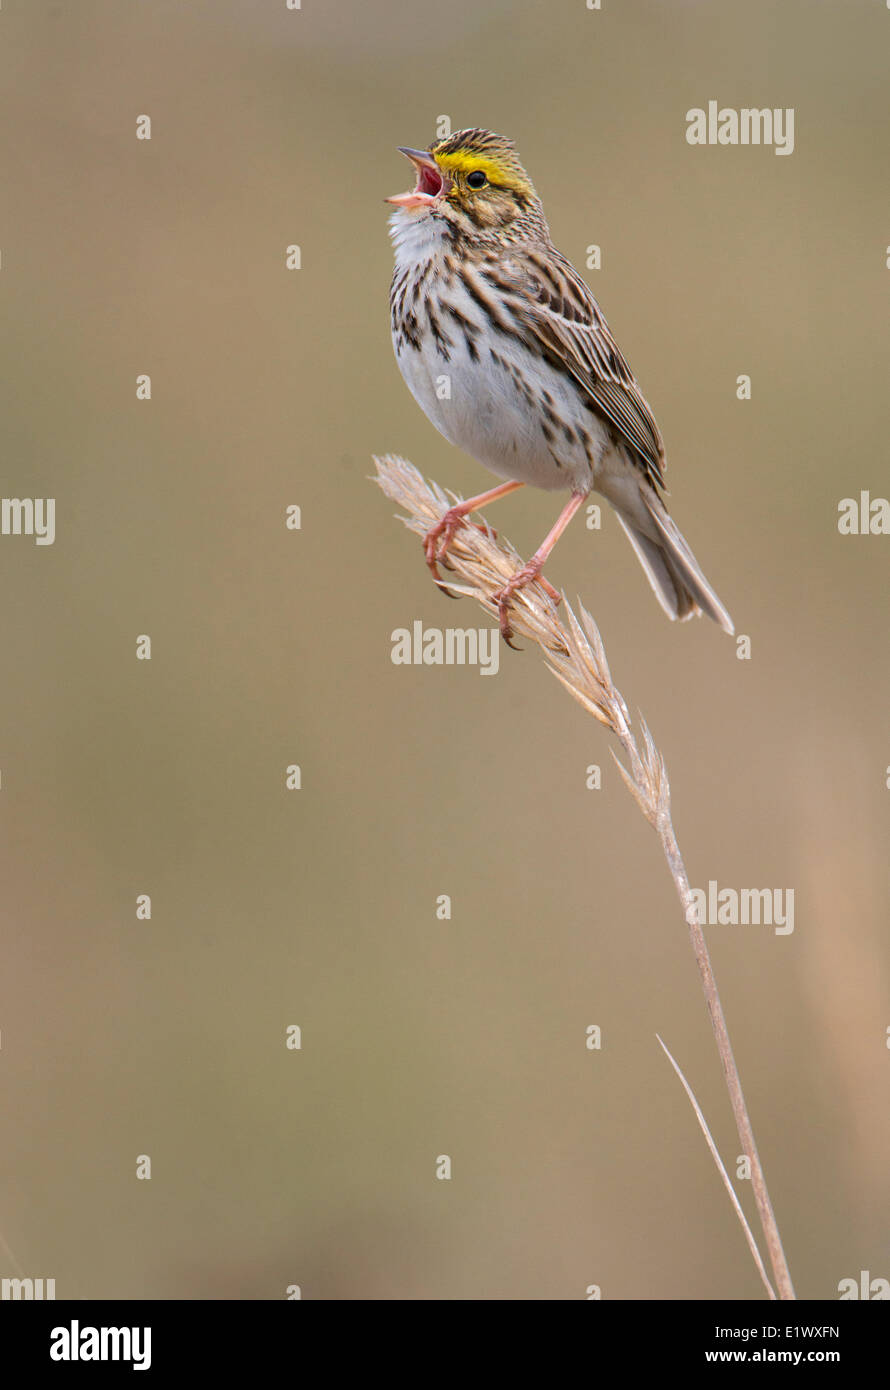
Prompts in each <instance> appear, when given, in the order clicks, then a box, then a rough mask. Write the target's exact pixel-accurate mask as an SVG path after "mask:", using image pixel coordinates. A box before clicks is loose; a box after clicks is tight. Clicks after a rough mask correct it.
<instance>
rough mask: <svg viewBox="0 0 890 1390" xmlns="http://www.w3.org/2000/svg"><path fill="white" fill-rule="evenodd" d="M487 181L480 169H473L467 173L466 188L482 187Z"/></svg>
mask: <svg viewBox="0 0 890 1390" xmlns="http://www.w3.org/2000/svg"><path fill="white" fill-rule="evenodd" d="M487 183H488V179H487V178H486V177H485V175H484V174H483V172H482V170H481V169H474V170H473V172H472V173H471V174H467V187H468V188H484V187H485V185H486V184H487Z"/></svg>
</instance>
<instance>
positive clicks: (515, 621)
mask: <svg viewBox="0 0 890 1390" xmlns="http://www.w3.org/2000/svg"><path fill="white" fill-rule="evenodd" d="M374 462H375V464H376V465H377V478H376V482H377V483H379V485H380V487H381V488H382V490H383V492H384V493H385V494H386V496H387V497H389V498H390V499H391V500H392V501H393V502H396V503H398V504H399V506H401V507H404V508H405V510H406V511H407V513H408V515H407V516H405V517H402V518H401V520H402V521H404V523H405V525H406V526H407V527H408V528H409V530H411V531H414V532H415V533H416V534H417V535H418V536H423V535H424V534H425V533H426V532H427V531H428V530H429V529H430V527H431V526H433V525H434V524H435V523H436V522H437V521H439V520H440V518H441V517H442V515H443V513H444V512H445V511H446V510H447V508H448V507H449V506H451V505H453V503H454V502H456V501H458V500H459V499H458V498H457V497H455V496H454V495H453V494H446V493H444V492H443V491H442V489H441V488H440V487H438V486H437V485H436V484H435V483H428V482H427V481H426V480H425V479H424V478H423V477H422V476H421V474H420V473H419V472H418V471H417V469H416V468H415V467H414V466H413V465H412V464H410V463H408V462H407V461H406V460H405V459H402V458H399V457H397V456H396V455H393V454H387V455H386V456H385V457H383V458H375V459H374ZM448 563H449V565H450V566H451V568H452V570H453V572H454V573H455V574H456V575H457V576H459V578H460V579H463V580H465V581H466V583H464V584H459V583H452V582H451V581H450V577H449V579H448V581H447V582H446V585H445V587H447V588H448V590H449V591H450V592H451V593H455V594H466V595H469V596H471V597H473V598H475V599H476V600H477V601H478V602H479V603H481V604H482V607H483V608H484V609H485V610H486V612H488V613H490V614H491V615H492V617H494V618H495V620H496V619H497V604H496V603H494V602H493V601H492V595H493V594H494V593H495V592H496V591H497V590H498V589H500V588H501V587H502V586H503V585H504V584H505V583H506V581H507V580H508V579H509V578H510V577H511V575H513V574H515V573H516V571H517V570H518V569H519V568H520V567H521V565H522V559H521V557H520V556H519V554H518V553H517V551H516V550H514V548H513V546H512V545H510V543H509V542H508V541H505V540H504V539H503V538H498V539H495V537H494V535H493V533H492V532H491V531H490V530H488V528H480V527H478V526H462V527H461V528H460V529H459V530H458V532H457V533H456V535H455V537H454V540H453V541H452V543H451V545H450V547H449V550H448ZM578 611H579V614H580V621H579V618H578V616H576V614H575V612H574V611H573V609H572V608H571V606H570V604H569V603H568V601H567V600H566V598H565V596H564V595H563V602H562V605H561V606H560V607H558V606H557V605H556V603H555V602H554V601H553V599H551V598H550V597H549V595H548V594H547V592H546V590H545V589H544V588H543V586H542V585H541V584H540V583H532V584H530V585H529V586H528V587H527V588H525V589H522V590H520V592H519V593H518V594H517V595H516V596H515V598H514V601H513V603H512V605H511V625H512V627H513V630H514V632H515V634H516V635H517V636H518V637H525V638H526V639H527V640H529V641H532V642H536V643H537V644H538V646H539V647H540V648H541V649H542V651H543V653H544V656H545V659H546V661H547V665H548V666H549V668H550V670H551V671H552V672H553V674H554V675H555V676H556V678H557V680H558V681H559V682H560V683H561V684H562V685H563V686H565V688H566V690H567V691H568V692H569V694H570V695H571V696H572V697H573V698H574V699H575V700H577V701H578V704H579V705H581V707H582V708H583V709H585V710H586V711H587V713H588V714H592V715H593V717H594V719H597V720H599V722H600V723H601V724H604V725H605V726H606V728H607V729H609V730H610V731H611V732H612V733H613V734H614V736H615V738H616V739H617V740H618V742H619V744H620V745H621V748H622V750H623V752H624V756H625V762H624V763H622V762H621V761H620V760H618V759H617V758H616V762H617V763H618V767H619V769H620V772H621V775H622V777H623V778H624V782H625V785H626V786H627V788H628V790H629V791H630V793H631V795H632V796H633V797H634V800H635V801H636V803H637V805H638V806H639V808H640V810H641V811H642V812H643V815H644V816H645V817H646V819H647V821H648V822H649V824H650V825H651V826H652V828H653V829H654V830H655V832H656V834H657V835H658V837H659V840H660V841H661V846H662V850H663V852H664V856H665V859H666V861H667V865H668V868H669V870H670V873H671V876H672V878H673V880H674V885H675V887H676V890H677V895H678V897H679V899H680V903H681V906H682V908H683V914H684V917H685V919H686V924H687V926H688V928H689V936H690V940H691V942H692V949H693V951H694V953H695V958H696V961H697V963H698V968H699V973H700V975H701V981H702V988H703V990H704V995H705V1002H706V1003H707V1007H708V1014H709V1016H710V1019H711V1027H712V1029H713V1032H714V1038H715V1040H716V1043H717V1050H718V1052H719V1054H720V1061H721V1063H722V1066H723V1074H724V1078H725V1080H726V1086H727V1090H728V1091H729V1099H730V1104H731V1106H732V1111H733V1115H734V1117H735V1122H736V1127H737V1129H738V1134H739V1141H740V1143H741V1146H742V1152H743V1153H745V1154H746V1155H747V1156H748V1158H749V1160H750V1162H751V1185H752V1187H753V1190H754V1200H755V1202H756V1204H757V1213H758V1216H759V1218H760V1224H761V1227H762V1229H763V1234H764V1239H765V1241H766V1247H767V1251H768V1253H769V1258H770V1263H771V1265H772V1269H773V1275H774V1277H775V1281H776V1286H777V1289H778V1296H779V1298H781V1299H793V1298H794V1297H795V1294H794V1288H793V1285H792V1283H791V1275H790V1273H789V1270H788V1264H787V1261H786V1259H785V1253H784V1251H783V1249H782V1241H781V1237H780V1235H779V1229H778V1226H777V1224H776V1218H775V1215H774V1213H773V1209H772V1203H771V1202H770V1198H769V1193H768V1191H767V1187H766V1180H765V1179H764V1176H763V1168H762V1166H761V1163H760V1157H759V1155H758V1152H757V1145H756V1143H755V1140H754V1131H753V1129H752V1127H751V1120H750V1118H749V1116H748V1110H747V1107H746V1105H745V1098H744V1095H743V1092H742V1083H741V1080H740V1078H739V1073H738V1068H737V1067H736V1063H735V1058H734V1057H733V1053H732V1046H731V1044H730V1040H729V1032H728V1030H727V1027H726V1020H725V1018H724V1015H723V1008H722V1005H721V1003H720V996H719V994H718V992H717V982H716V980H715V978H714V972H713V968H712V966H711V961H710V957H709V955H708V948H707V945H706V944H705V937H704V933H703V931H702V929H701V927H700V926H699V923H698V916H697V913H696V910H695V904H694V902H693V898H692V892H691V889H690V886H689V879H688V877H687V874H686V869H685V866H684V863H683V857H682V855H681V853H680V849H679V846H678V844H677V838H676V835H675V834H674V827H673V823H672V820H671V793H670V784H669V782H668V776H667V770H666V768H665V765H664V759H663V758H662V756H661V754H660V753H659V751H658V749H657V747H656V746H655V741H654V739H653V738H652V735H651V733H650V732H649V729H648V728H647V726H646V723H645V721H644V720H643V719H642V718H641V719H640V727H639V732H638V733H635V732H634V730H633V727H632V725H631V720H630V716H629V714H628V711H627V705H626V704H625V702H624V699H623V697H622V695H621V692H620V691H619V690H618V689H617V687H616V686H615V684H614V682H613V680H612V674H611V672H610V670H609V663H608V661H607V659H606V653H605V648H604V647H603V642H602V638H601V637H600V634H599V629H598V628H597V625H596V623H595V622H594V620H593V618H592V617H591V615H590V614H589V613H588V612H587V609H586V608H584V606H583V605H582V604H580V603H579V605H578ZM684 1085H685V1082H684ZM690 1095H691V1092H690ZM712 1152H713V1153H716V1150H714V1149H713V1146H712ZM718 1166H720V1167H722V1165H718ZM724 1176H725V1174H724ZM740 1210H741V1209H740V1208H738V1207H737V1212H740ZM743 1224H744V1223H743ZM748 1234H749V1233H748ZM760 1268H761V1270H762V1269H763V1266H762V1263H761V1264H760ZM766 1283H767V1288H768V1289H769V1293H770V1297H772V1298H775V1297H776V1294H775V1292H774V1291H773V1289H772V1287H771V1286H770V1284H769V1281H768V1280H767V1281H766Z"/></svg>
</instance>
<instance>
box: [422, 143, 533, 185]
mask: <svg viewBox="0 0 890 1390" xmlns="http://www.w3.org/2000/svg"><path fill="white" fill-rule="evenodd" d="M433 158H434V159H435V161H436V163H437V164H438V165H439V168H440V169H443V170H445V172H446V173H449V172H454V173H457V174H471V173H472V172H473V170H474V169H481V170H482V172H483V174H484V175H485V177H486V178H487V179H488V181H489V183H504V184H507V186H508V187H511V188H525V187H526V184H525V182H524V180H523V179H520V178H517V176H516V174H515V173H514V172H513V171H512V170H511V169H508V168H507V167H506V166H505V165H503V164H499V163H498V161H497V160H495V159H486V158H485V156H484V155H479V154H472V153H471V152H470V151H469V150H455V151H454V152H453V153H450V154H436V153H435V152H434V153H433Z"/></svg>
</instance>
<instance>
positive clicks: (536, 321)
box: [480, 247, 665, 487]
mask: <svg viewBox="0 0 890 1390" xmlns="http://www.w3.org/2000/svg"><path fill="white" fill-rule="evenodd" d="M480 269H482V268H481V267H480ZM482 273H483V275H484V277H485V279H486V280H487V281H488V282H489V284H490V285H491V286H492V288H494V289H496V290H497V291H498V292H499V293H500V295H501V296H502V303H504V305H505V307H508V308H509V309H510V310H511V312H512V316H513V319H514V322H515V323H516V325H517V331H518V332H520V334H521V333H522V332H523V331H524V333H525V335H526V342H527V346H528V347H529V348H530V349H531V350H532V351H536V352H541V351H542V350H543V351H544V352H545V353H546V355H547V356H548V357H550V358H551V360H553V361H554V363H555V364H558V365H559V367H560V368H561V370H563V371H566V372H568V373H569V375H570V376H571V377H572V378H573V379H574V380H575V381H576V382H577V384H578V385H579V386H580V387H581V389H582V390H583V392H584V394H585V396H586V397H587V398H588V399H589V401H590V403H591V405H592V406H593V408H594V409H595V410H596V411H597V412H598V413H599V414H600V415H601V416H602V417H603V418H604V419H605V420H606V421H607V422H608V424H609V425H611V427H612V429H613V430H614V431H615V433H616V434H617V435H618V438H619V439H620V440H621V441H622V442H623V443H625V444H627V445H629V446H630V448H631V449H632V450H633V452H634V454H635V455H636V457H637V458H638V460H639V462H640V464H641V466H642V467H643V469H644V471H645V472H646V474H647V476H648V477H649V479H650V481H651V482H653V483H654V484H656V486H658V487H664V470H665V461H664V444H663V442H662V438H661V435H660V433H659V430H658V426H657V425H656V423H655V420H654V418H653V415H652V411H651V410H650V409H649V406H648V404H647V402H646V400H645V397H644V396H643V394H642V392H641V391H640V388H639V387H638V386H637V383H636V381H635V380H634V374H633V372H632V371H631V369H630V367H629V366H628V365H627V363H626V362H625V360H624V358H623V356H622V355H621V351H620V349H619V347H618V344H617V343H616V342H615V339H614V338H613V337H612V334H611V333H610V332H609V325H608V324H607V323H606V320H605V319H604V318H603V315H602V313H601V311H600V308H599V305H598V304H597V302H596V300H595V299H594V297H593V295H592V294H591V293H590V290H589V289H588V288H587V286H586V285H585V283H584V281H583V280H582V279H581V276H580V275H579V274H578V273H577V271H576V270H575V269H574V268H573V266H572V265H571V264H570V263H569V262H568V261H567V260H566V259H565V257H564V256H561V255H560V254H559V252H558V251H555V250H554V249H553V248H552V247H550V248H547V249H546V250H544V249H543V248H542V249H541V250H540V251H538V250H536V249H533V248H526V247H522V248H519V247H517V248H512V247H511V249H510V250H509V252H507V253H506V255H504V254H502V255H501V256H499V257H498V258H497V260H495V259H494V258H492V260H491V261H490V262H489V263H488V265H486V266H485V267H484V269H483V270H482Z"/></svg>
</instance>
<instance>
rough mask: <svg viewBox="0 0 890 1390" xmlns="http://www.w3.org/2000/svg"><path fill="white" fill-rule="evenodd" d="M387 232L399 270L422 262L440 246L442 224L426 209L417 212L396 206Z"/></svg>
mask: <svg viewBox="0 0 890 1390" xmlns="http://www.w3.org/2000/svg"><path fill="white" fill-rule="evenodd" d="M389 234H390V236H391V238H392V243H393V246H394V247H395V254H396V265H397V266H398V267H399V269H409V268H411V267H412V266H416V265H423V264H424V263H425V262H426V261H428V260H429V259H430V257H431V256H433V255H435V253H436V252H437V251H438V250H439V249H440V248H441V246H442V242H443V240H444V238H443V228H442V223H441V221H440V219H439V218H438V217H434V216H433V215H432V214H431V213H429V212H422V213H420V214H418V213H417V212H416V211H415V210H413V209H409V208H397V209H396V211H395V212H394V213H393V214H392V216H391V217H390V219H389Z"/></svg>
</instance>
